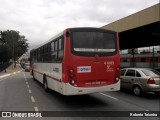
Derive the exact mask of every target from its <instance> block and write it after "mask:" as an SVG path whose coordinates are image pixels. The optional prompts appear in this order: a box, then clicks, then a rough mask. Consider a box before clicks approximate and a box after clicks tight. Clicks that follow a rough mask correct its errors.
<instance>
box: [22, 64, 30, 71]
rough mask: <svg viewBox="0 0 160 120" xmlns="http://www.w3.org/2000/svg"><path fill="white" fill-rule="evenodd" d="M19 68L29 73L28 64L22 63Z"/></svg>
mask: <svg viewBox="0 0 160 120" xmlns="http://www.w3.org/2000/svg"><path fill="white" fill-rule="evenodd" d="M21 67H22V68H23V69H24V70H25V71H26V72H29V71H30V64H29V63H22V64H21Z"/></svg>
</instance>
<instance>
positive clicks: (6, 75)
mask: <svg viewBox="0 0 160 120" xmlns="http://www.w3.org/2000/svg"><path fill="white" fill-rule="evenodd" d="M21 71H22V70H20V71H17V72H13V73H9V74H5V75H2V76H0V79H1V78H5V77H8V76H11V75H15V74H17V73H19V72H21Z"/></svg>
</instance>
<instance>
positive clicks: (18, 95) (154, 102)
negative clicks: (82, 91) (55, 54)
mask: <svg viewBox="0 0 160 120" xmlns="http://www.w3.org/2000/svg"><path fill="white" fill-rule="evenodd" d="M159 110H160V97H159V96H158V95H155V94H152V93H147V94H144V95H143V96H135V95H133V94H132V93H131V92H130V91H124V90H123V91H118V92H103V93H94V94H89V95H79V96H63V95H61V94H59V93H56V92H54V91H50V92H49V93H46V92H45V91H44V89H43V86H42V85H41V84H40V83H39V82H37V81H35V80H33V79H32V76H30V75H29V72H23V71H22V72H19V73H16V74H13V75H11V76H8V77H6V78H1V79H0V111H70V112H69V115H68V116H67V117H54V119H60V120H63V119H65V120H70V119H71V120H75V119H78V120H82V119H84V120H90V119H91V120H101V119H103V120H106V119H107V120H108V119H109V120H113V119H114V120H116V119H118V120H124V119H126V120H128V119H131V120H135V119H136V120H138V119H139V120H143V119H144V120H146V119H147V120H159V118H158V117H95V116H96V112H97V115H98V114H100V111H110V112H113V113H114V114H121V112H119V111H146V112H148V111H159ZM75 111H79V112H77V113H76V112H75ZM92 111H93V112H92ZM114 111H117V112H114ZM72 112H73V114H77V115H76V116H75V117H69V116H72V115H73V114H72ZM85 112H86V114H88V117H80V116H81V113H85ZM93 114H94V115H95V116H94V115H93ZM62 115H63V114H62ZM90 115H91V116H90ZM0 119H2V120H3V119H4V120H6V118H0ZM8 119H11V120H13V119H15V120H17V119H20V118H8ZM25 119H28V120H30V119H31V118H25ZM37 119H38V120H39V119H46V120H48V119H53V118H52V117H45V118H37Z"/></svg>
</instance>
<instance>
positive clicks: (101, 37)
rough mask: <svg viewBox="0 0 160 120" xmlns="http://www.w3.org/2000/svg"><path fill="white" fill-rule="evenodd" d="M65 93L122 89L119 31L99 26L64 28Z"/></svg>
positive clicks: (63, 78) (75, 93)
mask: <svg viewBox="0 0 160 120" xmlns="http://www.w3.org/2000/svg"><path fill="white" fill-rule="evenodd" d="M64 51H65V52H64V58H63V65H62V66H63V77H62V80H63V94H65V95H77V94H88V93H94V92H104V91H117V90H119V89H120V55H119V44H118V35H117V33H116V32H113V31H108V30H104V29H98V28H74V29H67V30H66V31H65V50H64Z"/></svg>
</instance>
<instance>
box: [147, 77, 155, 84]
mask: <svg viewBox="0 0 160 120" xmlns="http://www.w3.org/2000/svg"><path fill="white" fill-rule="evenodd" d="M147 84H155V81H154V79H153V78H149V79H148V81H147Z"/></svg>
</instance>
